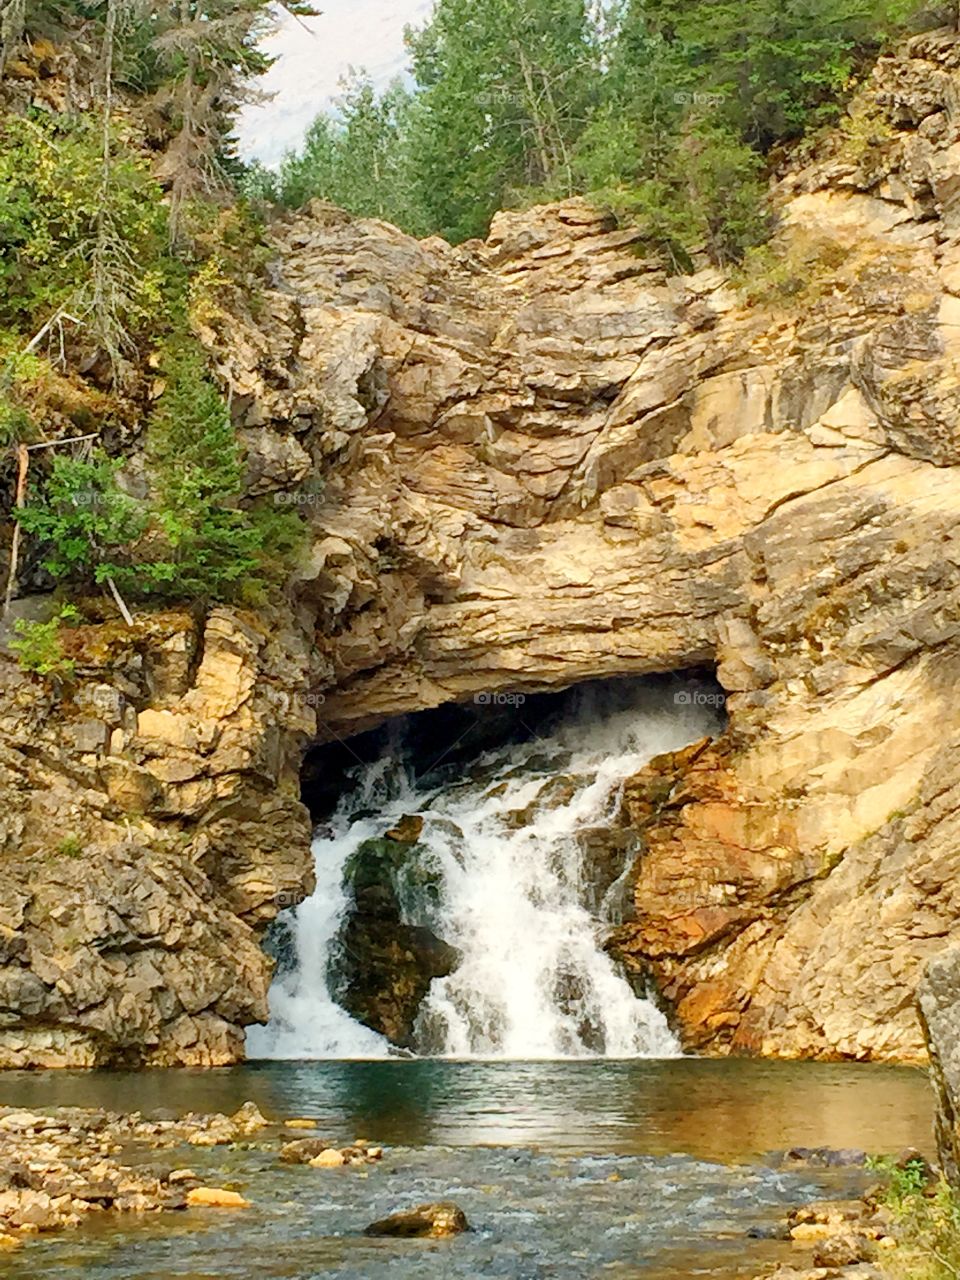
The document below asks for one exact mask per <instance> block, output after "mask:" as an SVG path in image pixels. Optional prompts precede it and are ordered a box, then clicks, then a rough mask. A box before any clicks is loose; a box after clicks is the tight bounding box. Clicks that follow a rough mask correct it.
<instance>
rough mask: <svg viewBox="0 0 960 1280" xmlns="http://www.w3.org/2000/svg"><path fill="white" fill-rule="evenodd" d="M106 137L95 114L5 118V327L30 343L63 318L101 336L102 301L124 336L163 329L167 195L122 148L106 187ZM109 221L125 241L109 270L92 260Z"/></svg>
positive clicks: (1, 138)
mask: <svg viewBox="0 0 960 1280" xmlns="http://www.w3.org/2000/svg"><path fill="white" fill-rule="evenodd" d="M102 130H103V125H102V122H101V121H100V120H98V119H97V117H96V116H94V115H92V114H90V115H86V114H84V115H73V116H69V115H58V116H51V115H47V114H46V113H42V112H36V113H34V114H32V115H29V116H17V115H13V114H7V115H5V116H4V118H3V122H2V125H0V324H3V325H6V326H8V327H11V328H17V329H21V330H25V331H27V332H31V333H32V332H35V331H36V330H38V329H39V328H40V326H41V325H42V324H43V323H44V322H45V321H46V320H48V319H49V318H50V317H51V316H52V315H53V314H54V313H56V312H57V311H58V310H60V309H63V310H65V311H67V312H70V313H71V314H73V315H75V316H77V317H78V318H83V319H84V320H85V322H86V323H88V324H89V325H90V326H91V327H93V328H94V330H95V331H96V327H97V314H96V312H97V307H96V305H95V304H96V299H97V296H98V294H100V293H103V292H105V291H106V292H109V294H110V296H111V298H112V300H113V304H114V305H115V308H116V316H115V319H116V320H117V321H118V322H119V323H120V324H122V325H123V327H124V330H125V332H128V333H132V334H136V333H140V332H143V331H144V330H149V329H150V328H152V327H153V326H154V324H155V323H156V319H157V316H158V314H159V313H160V312H161V311H162V307H163V295H164V291H165V286H167V285H168V281H167V280H166V277H167V276H168V275H169V273H170V272H171V271H172V270H173V264H172V262H171V259H170V257H169V254H168V243H167V242H168V237H167V225H166V211H165V209H164V205H163V192H162V190H161V189H160V187H159V186H158V184H157V183H156V182H155V180H154V179H153V177H152V176H151V174H150V169H149V164H148V162H147V160H146V159H144V158H142V157H140V156H139V155H138V154H137V153H136V151H135V150H134V149H132V148H130V147H129V146H123V142H124V139H122V138H119V139H118V140H117V144H116V147H115V150H116V152H117V154H116V155H115V156H114V158H113V160H112V162H111V171H110V182H109V184H107V185H106V186H105V185H104V182H103V152H102V137H103V134H102ZM106 218H109V222H110V227H111V233H112V236H113V237H119V242H118V243H117V244H114V245H113V251H112V258H111V260H110V261H108V260H107V259H106V258H104V257H103V256H102V255H101V256H97V255H96V254H95V252H94V250H95V248H96V246H97V243H98V237H99V236H100V233H101V230H102V227H103V225H104V219H106ZM95 336H96V337H97V338H98V339H99V340H100V341H101V342H104V343H109V342H110V341H111V335H108V334H105V333H97V332H95Z"/></svg>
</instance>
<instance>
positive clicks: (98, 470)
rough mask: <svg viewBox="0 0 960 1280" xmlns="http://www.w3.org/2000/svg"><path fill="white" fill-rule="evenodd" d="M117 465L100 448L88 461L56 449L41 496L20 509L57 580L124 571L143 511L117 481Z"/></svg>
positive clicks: (100, 579) (102, 578)
mask: <svg viewBox="0 0 960 1280" xmlns="http://www.w3.org/2000/svg"><path fill="white" fill-rule="evenodd" d="M119 465H120V464H119V462H117V461H115V460H113V459H111V458H108V457H107V456H106V455H105V454H102V453H100V454H95V455H94V457H93V458H92V459H91V460H90V461H89V462H87V461H81V460H80V459H77V458H70V457H66V456H64V455H62V454H57V455H55V456H54V458H53V460H52V462H51V468H50V474H49V476H48V478H47V482H46V487H45V489H44V494H43V497H42V499H40V500H37V501H34V502H33V503H31V504H28V505H27V506H26V507H24V509H23V510H22V511H21V512H20V513H19V517H18V518H19V520H20V523H21V525H22V526H23V528H24V529H25V530H26V531H27V532H28V533H32V534H35V535H36V536H37V537H38V538H39V539H40V541H41V542H42V544H43V546H44V548H45V554H44V559H43V566H44V568H45V569H46V570H47V572H48V573H50V574H52V575H53V577H54V578H56V579H57V580H58V581H71V582H80V583H85V582H94V583H97V584H100V583H104V582H106V581H107V579H108V578H110V577H113V578H114V579H116V578H119V577H121V576H126V575H127V574H128V573H129V566H130V564H131V562H132V559H133V557H134V554H135V553H134V548H135V546H136V544H137V542H138V541H139V539H140V538H141V536H142V535H143V533H144V530H145V528H146V525H147V517H146V514H145V513H144V512H143V510H142V508H141V507H140V505H139V504H138V503H136V502H134V501H133V499H132V498H129V497H127V495H126V494H124V493H122V492H121V491H120V489H119V487H118V486H117V471H118V469H119Z"/></svg>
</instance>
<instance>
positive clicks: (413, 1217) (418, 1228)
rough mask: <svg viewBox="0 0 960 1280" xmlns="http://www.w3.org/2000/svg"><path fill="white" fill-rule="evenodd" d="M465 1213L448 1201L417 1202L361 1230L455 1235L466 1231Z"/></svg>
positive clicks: (385, 1233) (380, 1233)
mask: <svg viewBox="0 0 960 1280" xmlns="http://www.w3.org/2000/svg"><path fill="white" fill-rule="evenodd" d="M469 1230H470V1226H469V1223H468V1222H467V1215H466V1214H465V1213H464V1212H463V1210H462V1209H461V1208H460V1206H459V1205H456V1204H453V1203H452V1202H449V1201H444V1202H441V1203H437V1204H420V1205H417V1206H416V1208H414V1209H404V1210H401V1211H400V1212H399V1213H392V1214H390V1216H389V1217H387V1218H381V1219H380V1220H379V1221H377V1222H371V1224H370V1225H369V1226H368V1227H367V1228H366V1230H365V1232H364V1234H365V1235H368V1236H431V1237H440V1236H455V1235H459V1234H460V1232H462V1231H469Z"/></svg>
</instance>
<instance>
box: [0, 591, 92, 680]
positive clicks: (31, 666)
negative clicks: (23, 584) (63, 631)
mask: <svg viewBox="0 0 960 1280" xmlns="http://www.w3.org/2000/svg"><path fill="white" fill-rule="evenodd" d="M79 617H80V613H79V610H78V609H76V608H75V607H74V606H73V605H71V604H65V605H64V606H63V608H62V609H61V610H60V611H59V613H56V614H54V616H53V617H52V618H50V619H49V620H48V621H47V622H31V621H29V620H28V619H26V618H18V619H17V621H16V622H15V623H14V625H13V629H14V631H15V632H16V636H15V638H14V639H13V640H11V641H10V648H11V650H12V651H13V652H14V653H15V654H16V656H17V661H18V662H19V664H20V666H21V667H22V668H23V669H24V671H33V672H35V673H36V674H37V675H39V676H44V677H49V678H52V679H54V680H68V679H70V677H71V676H72V675H73V674H74V669H75V664H74V662H73V660H72V659H71V658H68V657H66V656H65V655H64V652H63V646H62V645H61V643H60V628H61V627H62V626H63V625H64V623H71V622H75V621H77V619H78V618H79Z"/></svg>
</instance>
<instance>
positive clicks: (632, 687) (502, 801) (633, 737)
mask: <svg viewBox="0 0 960 1280" xmlns="http://www.w3.org/2000/svg"><path fill="white" fill-rule="evenodd" d="M720 700H721V699H720V698H719V697H718V696H717V695H715V694H711V693H707V692H703V691H701V690H695V689H694V690H693V691H692V692H691V687H690V686H686V687H685V689H684V690H683V691H680V692H678V691H677V686H676V685H672V686H671V685H665V684H663V683H659V684H655V685H652V686H651V685H644V684H643V683H641V682H629V683H626V682H615V683H611V684H610V685H608V686H604V685H595V686H589V687H587V688H585V689H584V690H581V691H578V692H577V696H576V697H575V698H573V699H572V700H569V699H568V701H567V705H566V708H565V710H564V712H563V713H562V714H561V715H560V716H559V717H558V718H556V719H555V720H554V722H553V723H551V724H550V725H549V727H544V725H543V724H542V723H538V724H537V727H536V732H531V734H530V736H529V737H528V739H527V740H526V741H524V742H522V743H520V744H517V743H512V744H511V745H509V746H505V747H499V748H497V749H496V750H493V751H489V752H487V753H486V754H484V755H482V756H480V757H479V758H478V759H477V760H476V761H474V762H473V763H472V764H471V765H470V766H468V767H467V768H465V769H462V770H459V771H458V772H457V773H456V775H455V776H454V777H452V778H450V777H445V778H443V779H441V778H439V777H438V774H437V772H436V771H434V772H433V773H431V774H428V776H427V777H426V778H423V779H421V781H420V782H419V783H417V782H415V781H414V780H413V778H412V776H411V772H410V771H409V770H408V769H407V768H406V767H405V766H404V764H403V750H402V746H401V747H400V748H395V749H394V750H393V751H391V752H390V753H388V754H387V755H385V756H384V757H383V758H381V759H379V760H377V761H376V762H375V763H373V764H371V765H367V766H362V767H359V766H358V768H357V770H356V776H355V782H356V787H355V789H353V790H351V791H350V792H349V794H348V795H346V796H344V797H343V799H342V800H341V803H340V806H339V808H338V810H337V812H336V813H335V815H334V817H333V819H332V820H331V822H330V823H329V824H327V826H326V827H325V828H323V829H322V830H321V831H319V832H318V834H317V836H316V839H315V842H314V846H313V849H314V856H315V860H316V872H317V888H316V891H315V893H314V894H313V896H312V897H311V898H310V899H308V900H307V901H305V902H303V903H302V904H301V905H300V906H299V907H298V908H297V909H296V911H295V913H293V919H292V921H291V928H292V932H293V941H294V944H295V951H296V965H295V967H294V968H293V969H292V970H291V971H289V972H287V973H285V974H283V975H282V976H280V977H279V978H277V979H276V980H275V981H274V984H273V987H272V988H271V993H270V1022H269V1023H268V1025H267V1026H265V1027H259V1028H253V1029H251V1031H250V1032H249V1034H248V1055H249V1056H250V1057H251V1058H255V1057H265V1058H331V1057H333V1058H344V1057H345V1058H350V1057H380V1056H386V1055H388V1054H390V1053H391V1052H394V1050H393V1049H392V1046H390V1045H389V1044H388V1043H387V1041H386V1040H385V1039H383V1038H382V1037H381V1036H379V1035H378V1034H376V1033H375V1032H373V1031H371V1030H369V1029H368V1028H366V1027H364V1026H362V1025H361V1024H360V1023H359V1022H357V1021H355V1020H354V1019H352V1018H351V1017H350V1016H349V1015H348V1014H347V1013H346V1012H345V1011H344V1010H343V1009H342V1008H341V1007H340V1006H339V1005H338V1004H337V1003H336V1001H335V999H334V997H333V994H332V991H331V977H330V971H331V959H332V958H333V948H334V947H335V945H336V938H337V934H338V930H339V927H340V924H341V921H342V919H343V915H344V912H345V911H346V910H347V909H348V908H349V905H350V900H349V893H348V892H347V891H346V890H345V889H344V885H343V873H344V867H345V864H346V862H347V859H348V858H349V857H350V855H351V854H352V853H353V852H354V851H355V850H356V849H357V848H358V847H359V846H360V845H361V844H362V842H363V841H365V840H368V839H370V838H372V837H378V836H382V835H383V834H384V832H385V831H387V830H388V829H389V828H391V827H392V826H393V825H394V824H395V823H396V822H398V821H399V819H400V818H401V817H403V816H404V815H408V814H415V815H419V816H420V817H422V818H423V829H422V833H421V835H420V839H419V848H420V850H421V851H422V853H421V855H420V856H421V857H422V859H424V860H425V863H426V865H427V866H428V867H429V870H430V873H431V876H432V878H433V880H434V882H435V883H436V884H438V885H439V893H438V894H436V895H435V896H434V898H433V900H431V901H430V902H426V901H423V900H420V901H417V900H416V899H415V895H414V897H412V898H411V899H410V902H409V904H408V903H405V908H407V907H409V909H408V910H405V914H406V915H407V916H408V918H410V919H411V923H417V924H427V925H429V927H430V928H431V929H433V930H434V932H435V933H436V934H437V935H438V936H439V937H442V938H443V939H444V940H445V941H446V942H448V943H450V944H452V945H453V946H454V947H456V948H457V950H458V951H459V952H460V954H461V961H460V963H459V965H458V966H457V967H456V969H455V970H454V971H453V972H452V973H451V974H449V976H447V977H445V978H435V979H434V980H433V983H432V984H431V987H430V989H429V991H428V993H427V995H426V997H425V999H424V1000H423V1002H422V1004H421V1006H420V1012H419V1015H418V1019H417V1024H416V1029H415V1036H414V1045H415V1048H416V1050H417V1051H418V1052H420V1053H423V1054H429V1055H436V1056H446V1057H496V1058H558V1057H589V1056H598V1055H599V1056H606V1057H665V1056H670V1055H673V1054H676V1053H678V1052H679V1048H678V1045H677V1043H676V1041H675V1039H674V1037H673V1035H672V1033H671V1032H670V1030H669V1028H668V1026H667V1023H666V1020H665V1019H664V1017H663V1015H662V1014H661V1012H660V1011H659V1010H658V1009H657V1008H656V1006H655V1005H654V1004H653V1003H652V1002H651V1001H650V1000H647V999H644V998H641V997H638V996H637V995H636V993H635V992H634V990H633V988H632V987H631V986H630V984H629V983H628V982H627V981H626V979H625V978H624V977H623V976H622V975H621V974H620V973H619V972H618V970H617V967H616V965H615V964H614V962H613V961H612V960H611V958H610V957H609V955H608V954H607V953H606V952H605V951H604V950H603V947H602V941H603V935H604V933H605V930H606V928H607V927H608V926H609V924H610V922H611V919H612V918H613V915H614V913H615V910H616V902H617V899H618V893H617V886H616V884H614V885H613V887H612V888H611V889H610V891H609V892H608V893H607V894H606V895H605V898H604V901H603V902H602V903H601V904H600V909H599V911H598V910H597V903H596V902H593V903H591V885H590V884H589V883H588V880H589V875H588V872H589V867H588V865H587V863H586V861H585V855H584V844H583V840H582V838H580V837H582V836H583V834H584V833H585V832H587V831H588V830H589V829H591V828H595V827H598V826H601V825H602V824H603V823H604V822H605V821H607V820H609V818H610V817H611V816H612V814H613V812H614V810H615V808H616V805H617V801H618V797H619V791H620V788H621V787H622V784H623V782H624V781H625V780H626V779H627V778H629V777H630V776H631V775H632V774H634V773H636V772H637V770H638V769H639V768H640V767H641V766H642V765H643V764H645V763H646V762H647V761H648V760H650V759H651V758H652V757H653V756H655V755H659V754H661V753H662V752H665V751H674V750H677V749H678V748H680V747H682V746H684V745H686V744H688V743H690V742H693V741H696V740H697V739H698V738H701V737H703V736H705V735H707V734H713V733H715V732H717V730H718V728H719V723H720V713H719V710H718V706H717V704H718V703H719V701H720ZM522 704H523V700H522V699H519V700H517V702H516V715H517V717H518V719H519V720H521V721H522V720H523V716H524V708H523V705H522ZM443 749H444V744H442V743H438V744H437V755H438V756H439V755H440V754H441V752H442V751H443ZM628 861H629V859H628V857H627V856H626V855H624V858H623V865H621V866H620V867H619V868H618V869H616V870H617V871H619V873H621V874H626V872H627V870H628V866H627V863H628ZM414 916H419V918H413V917H414Z"/></svg>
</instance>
